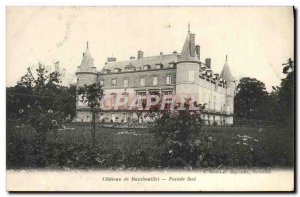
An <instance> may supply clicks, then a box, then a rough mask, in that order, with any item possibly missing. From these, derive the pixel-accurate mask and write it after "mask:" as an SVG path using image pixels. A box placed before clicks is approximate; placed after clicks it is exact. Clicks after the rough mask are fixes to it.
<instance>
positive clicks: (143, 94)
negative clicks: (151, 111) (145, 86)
mask: <svg viewBox="0 0 300 197" xmlns="http://www.w3.org/2000/svg"><path fill="white" fill-rule="evenodd" d="M137 95H140V96H146V92H137Z"/></svg>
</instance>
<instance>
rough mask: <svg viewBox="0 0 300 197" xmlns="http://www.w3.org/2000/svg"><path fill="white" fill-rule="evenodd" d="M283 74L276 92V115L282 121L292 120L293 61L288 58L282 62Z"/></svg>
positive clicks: (291, 121) (290, 121) (289, 121)
mask: <svg viewBox="0 0 300 197" xmlns="http://www.w3.org/2000/svg"><path fill="white" fill-rule="evenodd" d="M282 65H283V69H282V72H283V74H285V75H286V77H285V78H284V79H281V84H280V86H281V87H279V92H278V115H279V120H280V121H282V123H291V124H292V125H293V122H294V102H295V101H294V94H295V93H294V91H295V89H294V84H295V81H294V75H295V73H294V61H293V60H292V59H291V58H289V59H288V61H287V63H284V64H282Z"/></svg>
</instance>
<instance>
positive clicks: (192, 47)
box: [190, 34, 195, 57]
mask: <svg viewBox="0 0 300 197" xmlns="http://www.w3.org/2000/svg"><path fill="white" fill-rule="evenodd" d="M190 36H191V40H190V53H191V57H195V34H190Z"/></svg>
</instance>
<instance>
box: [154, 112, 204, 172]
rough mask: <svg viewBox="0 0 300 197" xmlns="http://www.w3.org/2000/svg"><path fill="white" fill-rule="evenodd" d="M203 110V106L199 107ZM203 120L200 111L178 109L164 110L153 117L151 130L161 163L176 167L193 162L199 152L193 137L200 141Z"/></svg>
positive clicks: (192, 163) (190, 164) (189, 164)
mask: <svg viewBox="0 0 300 197" xmlns="http://www.w3.org/2000/svg"><path fill="white" fill-rule="evenodd" d="M200 109H201V110H203V107H202V106H201V108H200ZM203 126H204V122H203V120H202V119H201V112H200V110H199V111H189V110H178V111H164V112H163V113H161V114H160V116H159V117H157V118H156V119H155V122H154V126H153V129H152V130H153V131H152V132H154V133H155V137H156V140H157V143H158V146H159V147H161V149H162V154H161V158H162V165H164V166H165V167H171V168H177V167H188V166H192V165H194V164H195V161H196V159H197V157H198V154H199V152H198V151H197V146H195V138H196V139H200V141H202V137H203V135H200V134H201V131H202V127H203Z"/></svg>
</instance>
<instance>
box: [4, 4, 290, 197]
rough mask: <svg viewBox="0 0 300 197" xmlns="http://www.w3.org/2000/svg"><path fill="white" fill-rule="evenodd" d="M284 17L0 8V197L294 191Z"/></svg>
mask: <svg viewBox="0 0 300 197" xmlns="http://www.w3.org/2000/svg"><path fill="white" fill-rule="evenodd" d="M294 17H295V16H294V8H293V7H172V6H169V7H13V6H11V7H7V8H6V19H7V20H6V40H7V45H6V47H7V48H6V52H7V53H6V54H7V59H6V60H7V64H6V75H7V78H6V108H7V111H6V129H7V130H6V166H7V172H6V175H7V190H8V191H11V192H13V191H194V192H202V191H205V192H207V191H210V192H211V191H212V192H213V191H223V192H229V191H245V192H246V191H261V192H262V191H286V192H291V191H294V188H295V186H294V183H295V182H294V157H295V154H294V147H295V139H294V136H295V135H294V133H295V127H294V122H295V120H294V106H295V101H294V94H295V87H294V85H295V73H294V69H295V68H294V67H295V65H294V58H295V57H294Z"/></svg>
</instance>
